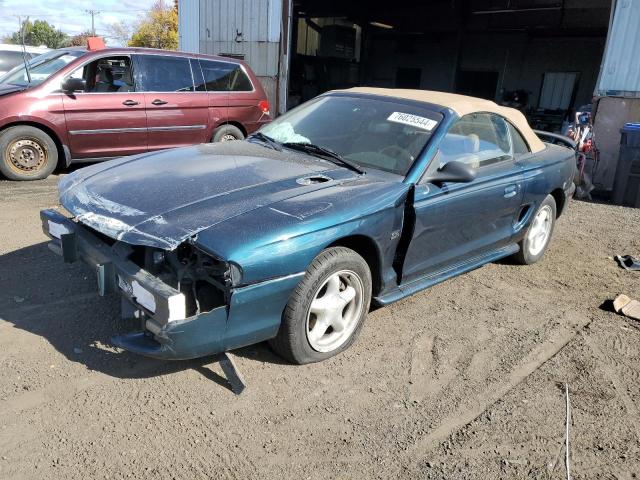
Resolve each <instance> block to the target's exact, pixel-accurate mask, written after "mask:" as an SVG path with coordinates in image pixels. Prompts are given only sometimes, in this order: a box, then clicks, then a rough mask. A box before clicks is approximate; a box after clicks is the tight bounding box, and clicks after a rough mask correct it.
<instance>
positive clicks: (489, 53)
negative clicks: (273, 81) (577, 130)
mask: <svg viewBox="0 0 640 480" xmlns="http://www.w3.org/2000/svg"><path fill="white" fill-rule="evenodd" d="M610 7H611V5H610V1H609V0H564V1H561V0H480V1H471V0H469V1H455V0H446V1H445V0H432V1H429V2H425V1H416V0H398V1H396V2H393V3H390V2H388V1H380V0H367V1H365V0H351V1H349V2H344V1H337V0H295V1H294V2H293V12H292V13H293V19H292V20H293V21H292V35H291V41H292V45H291V65H290V71H289V86H288V102H287V106H288V107H289V108H290V107H292V106H295V105H297V104H299V103H301V102H303V101H306V100H308V99H310V98H312V97H314V96H316V95H318V94H320V93H322V92H324V91H327V90H332V89H338V88H348V87H351V86H357V85H367V86H378V87H390V88H420V89H429V90H441V91H448V92H457V93H464V94H468V95H474V96H478V97H483V98H488V99H490V100H495V101H496V102H498V103H502V104H505V105H510V106H513V107H516V108H519V109H520V110H522V111H523V112H524V113H525V114H526V115H527V116H528V118H529V120H530V122H531V123H532V124H533V125H534V126H536V127H541V128H544V129H550V130H556V131H558V130H560V129H561V126H562V122H563V120H564V119H565V118H566V117H567V116H568V115H569V114H570V113H571V111H572V110H573V109H575V108H576V107H578V106H580V105H583V104H586V103H590V102H591V98H592V95H593V91H594V86H595V83H596V80H597V76H598V71H599V68H600V62H601V58H602V53H603V49H604V45H605V40H606V34H607V28H608V22H609V13H610Z"/></svg>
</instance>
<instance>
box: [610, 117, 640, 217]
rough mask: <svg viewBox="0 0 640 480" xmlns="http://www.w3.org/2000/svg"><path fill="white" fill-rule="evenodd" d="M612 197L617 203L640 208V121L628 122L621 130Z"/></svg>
mask: <svg viewBox="0 0 640 480" xmlns="http://www.w3.org/2000/svg"><path fill="white" fill-rule="evenodd" d="M612 198H613V202H614V203H615V204H617V205H627V206H629V207H636V208H640V123H626V124H625V125H624V127H622V129H621V130H620V155H619V156H618V165H617V167H616V176H615V179H614V182H613V195H612Z"/></svg>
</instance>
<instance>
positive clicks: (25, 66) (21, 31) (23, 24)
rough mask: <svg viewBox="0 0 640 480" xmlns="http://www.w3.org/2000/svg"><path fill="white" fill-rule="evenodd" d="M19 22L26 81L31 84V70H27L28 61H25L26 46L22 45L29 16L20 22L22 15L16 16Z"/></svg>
mask: <svg viewBox="0 0 640 480" xmlns="http://www.w3.org/2000/svg"><path fill="white" fill-rule="evenodd" d="M18 21H19V22H20V39H21V41H22V61H23V62H24V70H25V72H26V73H27V82H29V85H31V72H30V71H29V62H27V47H25V46H24V28H25V26H26V25H27V23H28V22H29V17H27V19H26V20H25V21H24V23H22V17H18Z"/></svg>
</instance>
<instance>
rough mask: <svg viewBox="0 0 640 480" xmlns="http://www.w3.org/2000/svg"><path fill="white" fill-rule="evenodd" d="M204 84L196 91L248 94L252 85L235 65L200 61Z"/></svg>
mask: <svg viewBox="0 0 640 480" xmlns="http://www.w3.org/2000/svg"><path fill="white" fill-rule="evenodd" d="M200 66H201V68H202V75H203V77H204V83H201V84H199V85H196V90H198V91H207V92H250V91H252V90H253V85H252V84H251V81H250V80H249V78H248V77H247V74H246V73H244V70H242V67H241V66H240V65H238V64H237V63H228V62H218V61H215V60H202V59H201V60H200Z"/></svg>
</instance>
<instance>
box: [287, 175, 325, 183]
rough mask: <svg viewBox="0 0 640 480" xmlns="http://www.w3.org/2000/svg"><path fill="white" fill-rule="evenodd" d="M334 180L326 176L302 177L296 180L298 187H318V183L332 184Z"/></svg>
mask: <svg viewBox="0 0 640 480" xmlns="http://www.w3.org/2000/svg"><path fill="white" fill-rule="evenodd" d="M331 180H333V179H332V178H330V177H327V176H325V175H312V176H310V177H302V178H299V179H297V180H296V183H297V184H298V185H316V184H318V183H324V182H330V181H331Z"/></svg>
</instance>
